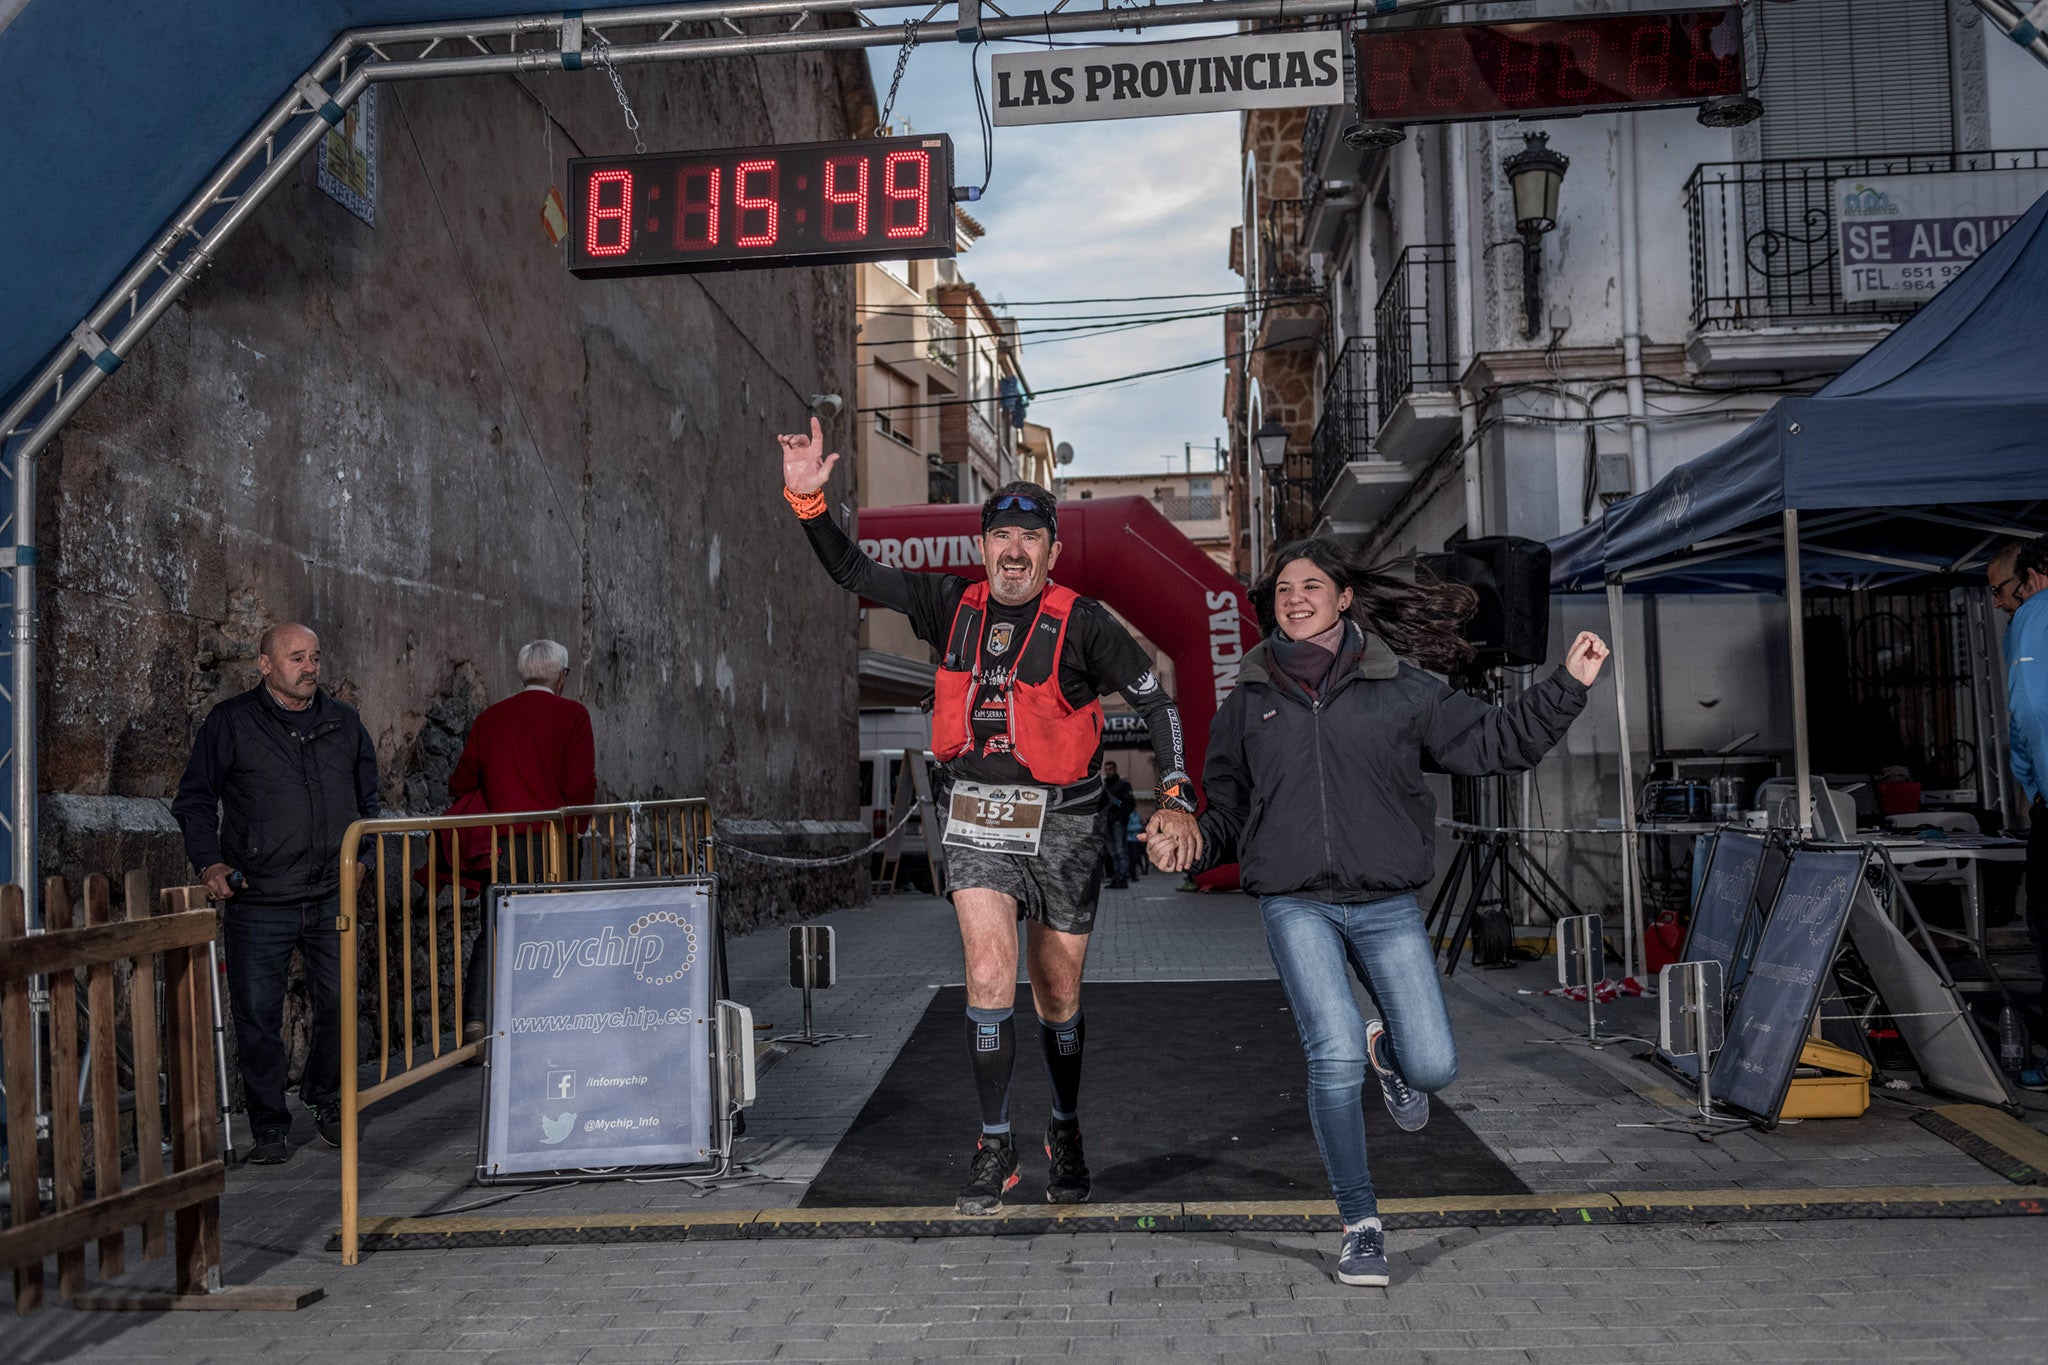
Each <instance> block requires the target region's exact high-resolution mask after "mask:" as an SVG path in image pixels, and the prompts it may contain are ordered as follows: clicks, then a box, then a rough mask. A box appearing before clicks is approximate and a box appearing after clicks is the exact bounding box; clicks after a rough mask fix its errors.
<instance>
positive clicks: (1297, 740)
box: [1198, 625, 1586, 904]
mask: <svg viewBox="0 0 2048 1365" xmlns="http://www.w3.org/2000/svg"><path fill="white" fill-rule="evenodd" d="M1585 706H1586V689H1585V687H1584V686H1582V685H1581V684H1580V683H1579V681H1578V679H1576V678H1574V677H1572V675H1571V674H1569V673H1567V672H1566V671H1565V670H1564V669H1563V668H1559V669H1558V670H1557V671H1556V672H1554V673H1552V674H1551V675H1550V676H1549V677H1547V678H1544V679H1543V680H1542V681H1541V682H1538V683H1537V684H1536V685H1535V686H1534V687H1532V688H1530V689H1529V690H1528V691H1527V692H1524V693H1523V694H1522V695H1521V696H1520V697H1518V698H1516V699H1515V701H1514V702H1512V703H1511V704H1509V705H1507V706H1501V707H1495V706H1489V705H1487V704H1486V703H1485V702H1482V701H1480V700H1478V699H1476V698H1474V697H1472V696H1469V695H1467V694H1466V693H1463V692H1459V691H1457V690H1456V689H1454V688H1452V687H1451V686H1450V685H1449V684H1448V683H1445V682H1444V681H1442V680H1441V679H1439V678H1437V677H1435V676H1434V675H1432V674H1429V673H1425V672H1424V671H1423V670H1421V669H1419V668H1416V667H1414V666H1412V665H1410V664H1406V663H1403V662H1401V661H1400V660H1399V659H1397V658H1395V657H1394V652H1393V650H1391V649H1389V648H1388V647H1387V645H1386V643H1385V642H1384V641H1382V640H1380V639H1379V637H1378V636H1375V635H1370V634H1366V633H1364V632H1363V631H1361V630H1360V629H1359V628H1358V627H1357V626H1356V625H1353V626H1351V627H1350V629H1349V631H1348V632H1347V638H1346V642H1345V647H1344V648H1343V649H1342V650H1341V651H1340V652H1339V654H1338V657H1337V662H1336V664H1335V665H1334V666H1333V667H1332V669H1331V671H1330V677H1329V679H1328V681H1327V682H1326V683H1325V684H1324V686H1323V689H1322V694H1321V696H1320V697H1319V698H1317V699H1316V700H1314V701H1311V700H1310V699H1309V697H1308V694H1307V693H1306V692H1304V691H1303V690H1302V689H1301V687H1300V686H1299V685H1297V684H1296V683H1295V682H1294V681H1293V680H1292V679H1291V678H1287V677H1286V676H1285V675H1283V674H1282V673H1281V672H1280V670H1279V669H1278V668H1277V667H1276V666H1275V665H1274V662H1273V659H1272V647H1271V645H1270V644H1269V643H1267V642H1263V641H1262V642H1261V643H1259V644H1258V645H1256V646H1254V647H1253V648H1252V650H1251V651H1250V652H1249V653H1247V654H1246V655H1245V657H1244V663H1243V665H1242V666H1241V668H1240V669H1239V671H1238V675H1237V689H1236V690H1235V691H1233V692H1232V693H1231V694H1230V696H1229V697H1228V698H1227V699H1225V701H1224V703H1223V709H1222V710H1221V711H1219V712H1218V713H1217V716H1216V723H1215V726H1214V728H1213V729H1212V730H1211V731H1210V734H1209V757H1208V762H1207V764H1206V766H1205V767H1204V768H1203V775H1202V791H1203V794H1204V795H1205V796H1206V797H1207V798H1208V802H1209V804H1208V807H1207V809H1205V810H1204V811H1203V812H1202V816H1201V824H1202V844H1203V848H1202V860H1201V862H1200V864H1198V867H1213V866H1215V865H1217V864H1220V863H1227V862H1230V861H1231V860H1232V859H1233V858H1234V859H1236V861H1237V863H1238V865H1239V867H1238V873H1239V877H1240V879H1241V881H1242V884H1243V886H1244V889H1245V890H1247V891H1249V892H1251V893H1253V894H1254V895H1260V896H1279V895H1299V896H1305V897H1308V898H1309V899H1312V900H1319V901H1327V902H1331V903H1334V904H1355V903H1358V902H1361V901H1372V900H1381V899H1384V898H1385V897H1388V896H1397V895H1400V894H1401V893H1403V892H1412V891H1415V890H1417V889H1419V888H1420V887H1422V886H1424V885H1426V884H1427V883H1428V881H1429V879H1430V877H1431V876H1432V875H1433V873H1434V870H1435V855H1434V848H1435V820H1436V800H1435V798H1434V797H1432V796H1431V795H1430V793H1429V789H1428V788H1427V787H1426V786H1424V785H1423V772H1424V765H1425V764H1426V763H1433V764H1434V765H1435V767H1436V768H1438V769H1440V770H1442V771H1444V772H1450V773H1457V774H1460V775H1464V776H1479V775H1483V774H1487V773H1513V772H1520V771H1522V770H1523V769H1525V768H1531V767H1534V766H1535V764H1536V762H1537V760H1538V759H1540V758H1542V757H1543V755H1544V754H1546V753H1548V752H1549V751H1550V748H1551V746H1552V745H1554V744H1556V743H1557V741H1558V740H1559V739H1561V738H1563V737H1564V732H1565V730H1566V729H1567V728H1569V727H1570V725H1571V723H1572V720H1573V719H1574V718H1575V717H1576V716H1577V715H1578V714H1579V712H1580V711H1582V710H1584V709H1585Z"/></svg>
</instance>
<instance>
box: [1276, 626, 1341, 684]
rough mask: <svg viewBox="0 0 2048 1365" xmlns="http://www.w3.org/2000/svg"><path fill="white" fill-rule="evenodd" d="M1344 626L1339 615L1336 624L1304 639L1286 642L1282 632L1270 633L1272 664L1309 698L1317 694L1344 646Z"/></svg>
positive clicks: (1327, 678)
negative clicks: (1271, 637) (1297, 685)
mask: <svg viewBox="0 0 2048 1365" xmlns="http://www.w3.org/2000/svg"><path fill="white" fill-rule="evenodd" d="M1345 625H1346V621H1345V619H1344V618H1343V617H1342V616H1340V617H1338V618H1337V624H1335V625H1333V626H1331V627H1330V628H1329V629H1328V630H1326V631H1324V632H1322V633H1321V634H1320V635H1311V636H1309V637H1308V638H1307V639H1305V640H1290V639H1289V638H1288V637H1287V632H1286V631H1285V630H1276V631H1275V632H1274V633H1273V662H1274V663H1276V664H1278V665H1279V666H1280V671H1281V672H1282V673H1285V674H1286V675H1287V676H1288V677H1289V678H1291V679H1293V681H1294V682H1295V683H1297V684H1299V685H1300V687H1301V690H1302V691H1304V692H1306V693H1308V695H1309V696H1310V698H1311V699H1313V698H1315V697H1317V696H1319V695H1321V693H1322V690H1323V685H1324V684H1325V683H1326V682H1328V681H1329V678H1330V666H1331V665H1332V664H1334V663H1336V662H1337V651H1338V650H1339V649H1340V648H1342V647H1343V644H1344V630H1345Z"/></svg>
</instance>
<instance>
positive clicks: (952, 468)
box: [925, 459, 960, 503]
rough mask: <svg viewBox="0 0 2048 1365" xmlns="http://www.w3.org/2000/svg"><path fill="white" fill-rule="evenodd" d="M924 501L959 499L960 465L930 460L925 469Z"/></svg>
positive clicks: (952, 501) (950, 501)
mask: <svg viewBox="0 0 2048 1365" xmlns="http://www.w3.org/2000/svg"><path fill="white" fill-rule="evenodd" d="M925 501H926V502H944V503H955V502H958V501H960V466H959V465H956V464H947V463H945V462H944V461H943V460H937V459H934V460H932V461H931V462H930V463H929V465H927V467H926V469H925Z"/></svg>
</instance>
